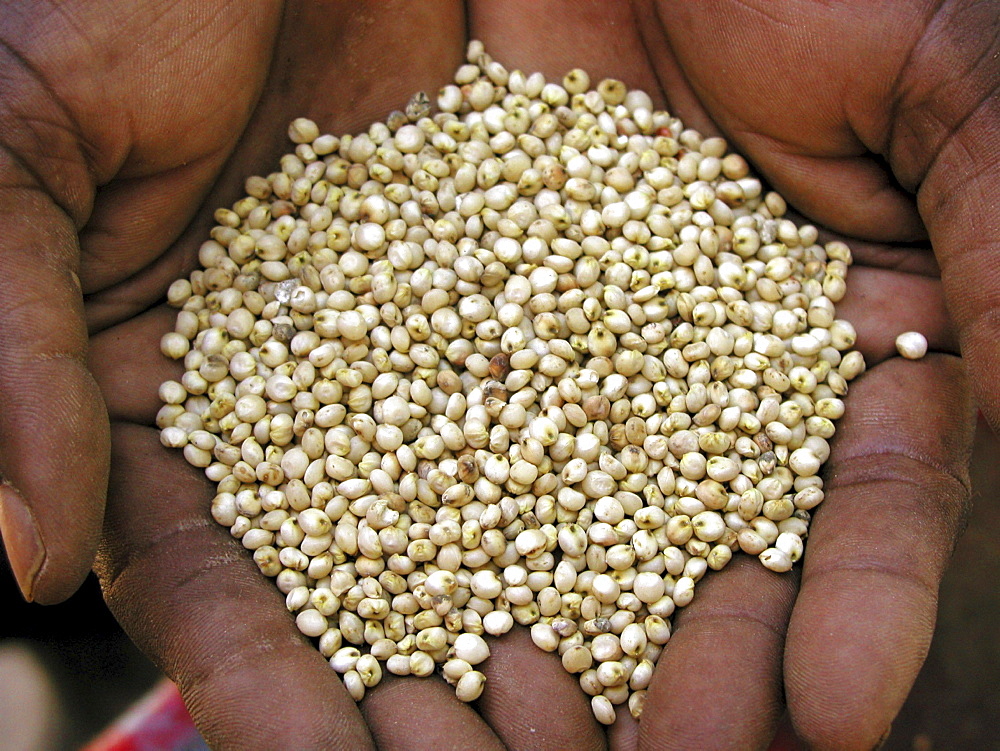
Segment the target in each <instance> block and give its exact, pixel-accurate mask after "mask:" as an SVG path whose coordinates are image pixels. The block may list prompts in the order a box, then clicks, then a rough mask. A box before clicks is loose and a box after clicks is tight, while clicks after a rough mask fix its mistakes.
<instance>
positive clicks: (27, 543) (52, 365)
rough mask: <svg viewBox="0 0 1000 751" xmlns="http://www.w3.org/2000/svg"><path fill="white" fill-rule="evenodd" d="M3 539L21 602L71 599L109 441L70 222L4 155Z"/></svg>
mask: <svg viewBox="0 0 1000 751" xmlns="http://www.w3.org/2000/svg"><path fill="white" fill-rule="evenodd" d="M0 213H2V214H3V215H4V216H5V217H8V220H7V222H6V228H5V231H4V232H3V233H2V235H0V321H2V322H3V323H2V325H0V532H2V535H3V544H4V547H5V549H6V552H7V557H8V560H9V562H10V566H11V569H12V570H13V573H14V576H15V578H16V579H17V582H18V585H19V586H20V588H21V592H22V593H23V594H24V596H25V598H26V599H28V600H37V601H38V602H42V603H51V602H57V601H60V600H63V599H65V598H66V597H68V596H69V595H70V594H72V593H73V592H74V591H75V590H76V588H77V587H78V586H79V584H80V582H81V581H83V578H84V577H85V576H86V574H87V572H88V570H89V569H90V566H91V563H92V561H93V557H94V553H95V551H96V547H97V540H98V535H99V532H100V526H101V520H102V518H103V513H104V495H105V490H106V485H107V469H108V455H109V437H108V423H107V415H106V412H105V409H104V402H103V400H102V399H101V395H100V392H99V391H98V388H97V385H96V383H95V382H94V379H93V378H92V377H91V376H90V373H89V371H88V370H87V367H86V346H87V332H86V327H85V325H84V322H83V300H82V295H81V292H80V287H79V280H78V279H77V277H76V274H75V272H74V268H75V264H76V262H77V256H78V249H77V240H76V231H75V228H74V226H73V222H72V221H71V220H70V218H69V217H68V216H67V215H66V213H65V212H63V211H62V210H61V209H60V208H59V207H57V206H56V204H55V203H54V202H53V201H52V200H51V199H50V198H49V197H48V195H46V193H45V191H44V190H43V189H41V188H40V187H39V186H38V184H37V181H36V180H35V176H34V174H33V173H32V171H31V170H30V169H29V168H28V167H27V166H26V165H25V164H24V163H23V162H21V161H19V160H18V158H17V157H16V156H15V155H14V154H12V153H11V152H10V151H8V150H6V149H2V148H0Z"/></svg>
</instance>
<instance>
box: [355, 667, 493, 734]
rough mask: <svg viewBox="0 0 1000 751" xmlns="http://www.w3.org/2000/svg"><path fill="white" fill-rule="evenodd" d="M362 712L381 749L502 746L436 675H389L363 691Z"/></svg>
mask: <svg viewBox="0 0 1000 751" xmlns="http://www.w3.org/2000/svg"><path fill="white" fill-rule="evenodd" d="M361 712H362V713H363V714H364V716H365V719H366V720H367V721H368V726H369V727H370V728H371V732H372V736H373V737H374V738H375V744H376V746H377V747H378V748H379V749H381V750H382V751H392V750H393V749H399V750H400V751H403V750H404V749H405V750H406V751H411V750H416V749H428V750H429V751H444V750H445V749H455V750H456V751H458V750H459V749H466V748H474V749H477V750H478V749H483V751H487V750H488V749H497V750H499V751H502V749H503V748H504V744H503V743H501V742H500V739H498V738H497V736H496V735H495V734H494V733H493V731H492V730H490V728H489V726H488V725H487V724H486V723H485V722H483V720H482V718H481V717H480V716H479V715H478V714H476V710H475V709H474V708H473V707H472V705H470V704H466V703H465V702H461V701H459V700H458V698H456V696H455V689H454V688H452V687H451V686H449V685H448V684H447V683H445V682H444V680H442V679H441V678H440V677H438V676H432V677H429V678H401V677H399V676H394V675H387V676H385V677H383V679H382V682H381V683H379V684H378V685H377V686H376V687H375V688H374V689H372V690H370V691H368V692H366V693H365V698H364V700H363V701H362V702H361Z"/></svg>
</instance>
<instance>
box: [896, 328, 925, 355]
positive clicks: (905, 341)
mask: <svg viewBox="0 0 1000 751" xmlns="http://www.w3.org/2000/svg"><path fill="white" fill-rule="evenodd" d="M896 351H897V352H899V354H901V355H902V356H903V357H905V358H906V359H907V360H919V359H920V358H921V357H923V356H924V355H926V354H927V339H926V337H924V335H923V334H921V333H919V332H917V331H907V332H905V333H903V334H900V335H899V336H897V337H896Z"/></svg>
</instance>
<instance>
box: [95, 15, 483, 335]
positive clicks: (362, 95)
mask: <svg viewBox="0 0 1000 751" xmlns="http://www.w3.org/2000/svg"><path fill="white" fill-rule="evenodd" d="M404 6H405V7H404ZM241 13H242V11H241ZM261 22H262V23H263V24H264V25H265V27H268V28H270V25H271V24H273V23H274V20H273V19H267V18H263V19H262V20H261ZM280 24H281V27H280V30H279V31H278V33H277V37H276V38H277V41H276V42H275V44H276V50H277V52H276V54H275V55H274V56H273V58H271V60H270V66H271V67H270V70H268V71H267V76H266V81H257V80H253V81H248V82H246V83H245V87H244V88H259V87H261V86H263V91H262V92H261V94H260V96H259V99H258V98H256V97H254V98H253V99H252V100H251V101H248V102H242V101H241V102H240V104H241V106H243V107H246V108H252V107H254V105H256V106H255V108H254V109H252V112H251V111H248V112H242V111H241V112H238V113H235V114H234V113H232V112H231V111H227V114H228V115H229V116H230V117H232V118H233V122H232V123H229V122H227V123H226V124H224V126H219V125H218V124H217V123H215V122H214V121H213V122H212V123H210V124H209V125H207V126H205V127H222V128H223V129H224V127H230V128H231V127H235V128H236V131H234V132H238V133H239V140H238V142H237V143H235V144H232V143H230V142H229V141H228V140H225V139H217V140H225V143H224V144H222V145H224V146H225V151H224V153H225V154H228V157H229V158H228V161H226V162H225V166H224V167H223V168H222V169H221V170H220V169H218V164H217V163H216V162H215V161H213V159H214V157H215V156H216V155H215V154H211V155H207V156H206V155H203V154H198V155H197V156H201V157H204V161H203V162H202V163H201V168H202V169H201V173H203V176H204V175H208V176H211V177H216V178H217V181H216V182H215V183H214V185H212V186H208V185H203V184H199V186H198V187H199V190H201V188H202V187H204V188H205V192H207V197H205V195H204V193H199V194H198V198H199V199H201V198H203V197H204V198H205V200H204V202H203V204H202V205H203V206H206V207H208V208H209V211H208V212H204V211H203V212H201V214H200V215H199V216H198V217H196V218H195V219H194V220H193V221H191V219H192V213H193V210H194V208H195V206H194V205H193V204H191V203H190V200H188V202H187V203H186V204H184V205H183V206H182V205H181V203H180V202H179V201H178V202H177V203H175V204H174V206H173V209H174V210H175V211H176V214H177V215H176V217H175V227H176V228H177V230H178V231H179V230H180V229H184V232H183V234H181V235H180V237H179V238H178V237H177V232H167V231H166V230H168V229H169V228H165V227H163V226H162V225H159V224H155V223H154V224H151V225H150V226H148V227H146V226H145V225H143V227H144V236H145V237H146V238H147V239H148V240H149V241H152V239H153V238H154V237H155V240H156V242H157V243H158V246H157V247H158V248H159V249H160V250H159V252H160V253H162V255H158V256H157V255H156V254H152V253H150V254H147V255H146V257H145V259H144V263H143V264H138V265H137V264H133V265H131V266H130V267H129V268H128V272H129V274H132V275H131V276H129V277H128V278H125V275H124V274H121V273H118V274H116V275H109V274H104V275H103V276H101V277H100V278H99V279H97V278H95V280H94V286H95V287H99V290H98V291H95V292H94V294H92V295H90V296H89V298H88V322H89V323H90V325H91V327H92V328H95V329H100V328H105V327H107V326H108V325H110V324H112V323H114V322H116V321H120V320H123V318H124V317H125V316H128V315H134V314H136V313H138V312H141V311H143V310H145V309H146V308H147V307H149V306H150V305H151V304H153V303H154V302H155V301H156V299H157V298H158V297H160V296H161V295H162V294H163V290H165V289H166V287H167V285H169V284H170V282H172V281H173V280H174V279H176V278H177V277H178V276H180V275H182V274H181V273H180V272H181V271H183V273H187V271H189V270H190V268H191V265H192V264H193V262H194V260H195V258H196V255H195V251H196V249H197V247H198V246H199V245H200V244H201V243H202V242H203V241H204V240H206V239H207V237H208V232H209V230H210V229H211V227H212V219H211V217H212V215H211V210H212V209H214V208H216V207H219V206H231V205H232V204H233V202H235V201H236V200H238V199H239V198H241V197H242V196H243V195H244V193H243V184H244V180H245V179H246V178H247V177H248V176H250V175H267V174H268V173H270V172H272V171H274V169H275V168H276V166H277V164H278V160H279V158H280V157H281V155H282V154H287V153H290V152H292V151H293V148H292V146H291V144H289V142H288V137H287V132H288V123H289V122H291V121H292V120H293V119H294V118H297V117H308V118H311V119H312V120H314V121H315V122H316V124H317V125H318V126H319V128H320V131H321V132H323V133H332V134H335V135H338V136H339V135H341V134H343V133H357V132H359V131H364V130H366V129H367V127H368V126H369V125H370V124H371V123H372V122H375V121H384V120H385V118H386V116H387V115H388V114H389V113H390V112H392V111H393V110H402V109H404V108H405V107H406V105H407V103H408V102H409V100H410V98H411V97H412V96H413V95H414V94H415V93H417V92H418V91H424V92H427V93H428V94H429V95H431V97H433V95H434V94H435V93H436V92H437V90H438V89H439V88H440V87H441V86H442V85H444V84H445V83H447V82H449V81H450V80H451V77H452V75H453V74H454V71H455V68H457V67H458V65H459V64H460V62H461V60H462V56H463V52H464V44H465V18H464V13H463V11H462V6H461V3H459V2H457V1H456V0H449V2H443V1H442V2H435V3H419V4H407V3H399V2H366V3H287V4H286V5H285V13H284V15H283V16H282V18H281V20H280ZM304 29H308V30H309V31H308V33H303V30H304ZM414 29H421V30H427V29H432V30H433V33H424V32H423V31H421V33H419V34H418V33H414ZM248 33H249V34H250V36H255V33H254V31H252V30H251V31H250V32H248ZM264 37H266V38H267V39H270V32H268V33H267V34H265V35H264ZM387 39H392V40H394V43H393V46H392V51H391V53H386V51H385V50H386V47H385V40H387ZM260 41H261V40H260V39H257V38H255V40H254V44H253V47H252V49H248V50H247V52H246V54H247V55H248V59H252V60H253V61H254V63H255V64H256V63H257V62H259V60H258V58H259V57H260V56H261V55H262V54H263V53H262V52H261V51H260V50H259V45H260ZM242 54H243V53H242V52H236V53H235V59H230V60H229V62H230V65H231V66H232V67H234V69H235V70H237V71H240V70H241V69H242V68H243V67H244V64H243V60H242ZM225 77H226V76H224V75H223V76H220V79H224V78H225ZM233 85H235V86H237V88H238V86H239V83H238V82H237V83H234V84H233ZM212 96H213V97H216V98H218V97H217V96H216V94H215V93H214V91H213V93H212ZM223 99H226V97H223ZM202 109H203V108H201V107H192V110H193V112H194V113H195V114H196V115H198V116H201V115H202V114H203V112H202ZM204 109H207V110H208V111H214V106H209V105H206V107H205V108H204ZM248 115H249V117H247V116H248ZM237 116H238V118H239V119H237ZM197 127H201V126H200V125H199V126H197ZM156 143H157V146H158V147H159V149H160V151H161V152H162V150H163V144H162V143H161V142H156ZM222 145H220V148H221V147H222ZM233 146H234V148H232V151H231V153H229V151H228V150H229V149H230V148H231V147H233ZM151 150H152V147H151ZM178 171H179V170H178ZM156 180H157V181H158V182H160V181H162V182H163V187H160V188H158V189H157V191H158V195H159V194H160V193H162V194H163V195H165V196H169V195H170V189H169V188H167V187H166V186H167V185H168V184H169V185H174V186H175V188H176V183H177V180H176V178H175V176H174V175H172V174H167V175H162V174H161V175H159V176H157V177H156ZM208 187H211V190H210V191H209V190H208ZM119 193H121V194H123V195H125V196H127V195H128V191H127V190H121V191H119ZM116 195H117V194H116ZM188 195H189V196H191V195H194V193H192V192H191V191H188ZM130 218H132V217H131V215H130V214H129V213H128V212H124V213H121V214H116V213H114V212H113V211H109V212H108V213H106V214H103V215H102V224H101V227H100V230H101V231H100V234H95V235H94V236H93V237H92V238H88V240H89V241H92V243H93V245H92V247H90V246H88V252H92V253H93V254H94V255H95V256H96V255H101V256H106V257H108V258H116V257H118V255H120V254H121V253H123V252H126V251H131V250H132V248H133V247H134V245H135V243H134V242H133V234H132V233H133V230H132V229H131V226H132V225H130V223H129V221H128V220H129V219H130ZM189 222H190V224H189ZM164 233H165V234H164ZM164 238H166V239H167V240H169V241H174V240H176V242H174V244H173V245H172V246H171V247H170V248H169V249H168V250H166V251H163V248H165V247H166V244H167V243H165V242H163V240H164ZM154 258H155V261H154V260H153V259H154ZM140 266H142V268H140ZM109 268H113V267H109ZM133 272H134V273H133Z"/></svg>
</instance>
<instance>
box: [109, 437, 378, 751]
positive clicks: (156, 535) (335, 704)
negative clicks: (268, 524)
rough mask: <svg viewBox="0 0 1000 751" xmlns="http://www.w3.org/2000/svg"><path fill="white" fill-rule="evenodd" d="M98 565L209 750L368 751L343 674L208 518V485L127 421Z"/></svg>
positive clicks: (113, 599)
mask: <svg viewBox="0 0 1000 751" xmlns="http://www.w3.org/2000/svg"><path fill="white" fill-rule="evenodd" d="M113 447H114V450H113V456H112V466H113V468H114V470H113V473H112V476H111V485H110V494H109V504H108V518H107V522H106V525H105V534H104V539H103V542H102V544H101V548H100V552H99V555H98V560H97V565H96V567H95V570H96V572H97V574H98V577H99V578H100V581H101V586H102V589H103V591H104V596H105V599H106V600H107V602H108V605H109V607H110V608H111V610H112V612H113V613H114V614H115V617H116V618H117V619H118V621H119V622H120V623H121V624H122V626H123V627H124V629H125V631H126V632H127V633H128V634H129V636H130V637H131V638H132V639H133V640H134V641H135V642H136V644H138V645H139V647H140V648H141V649H142V650H143V651H144V652H145V653H146V654H147V655H149V656H150V657H151V658H152V659H153V661H154V662H156V664H157V665H158V666H159V667H160V668H162V669H163V671H164V672H165V673H166V674H167V676H168V677H170V678H171V679H172V680H174V681H175V682H176V683H177V684H178V687H179V688H180V690H181V694H182V695H183V696H184V701H185V703H186V705H187V707H188V709H189V711H190V712H191V716H192V718H193V719H194V721H195V724H196V725H197V726H198V728H199V730H200V731H201V732H202V734H203V735H204V736H205V739H206V740H207V741H208V743H209V745H211V746H212V748H352V749H353V748H371V747H372V741H371V738H370V737H369V736H368V734H367V732H366V730H365V728H364V724H363V721H362V718H361V715H360V713H359V712H358V710H357V707H356V706H355V704H354V702H353V700H352V699H351V698H350V697H349V696H348V695H347V692H346V691H345V689H344V687H343V685H342V684H341V682H340V680H339V679H338V677H337V675H336V673H335V672H334V671H333V670H332V669H331V668H330V666H329V665H327V664H326V661H325V660H324V659H323V658H322V656H321V655H320V654H319V652H318V651H317V650H316V648H315V647H314V646H313V645H312V644H310V643H309V642H308V641H307V640H306V639H305V638H304V637H303V636H302V635H301V634H300V633H299V632H298V630H297V629H296V627H295V624H294V622H293V620H292V618H291V617H290V616H289V614H288V612H287V610H286V609H285V607H284V603H283V602H282V597H281V594H280V593H279V591H278V590H277V589H276V588H275V586H274V584H273V583H272V582H270V581H268V580H267V579H265V577H263V576H261V574H260V572H259V571H257V570H256V566H255V565H254V564H253V562H252V561H251V558H250V556H249V555H248V554H247V553H246V551H245V550H243V549H241V547H240V545H239V544H238V543H236V542H234V541H233V539H232V538H230V537H229V535H228V534H227V533H226V532H225V530H223V529H221V528H220V527H219V526H218V525H216V524H215V523H214V522H213V521H212V520H211V519H210V518H209V516H208V514H207V513H206V512H207V506H208V500H209V499H210V498H211V497H212V495H213V492H212V487H211V484H210V483H209V482H208V481H207V480H205V479H203V478H202V477H200V476H199V473H198V472H197V471H195V470H192V469H191V468H190V467H188V466H187V465H186V463H185V461H184V459H183V457H182V456H181V455H180V454H175V453H170V452H168V451H167V450H166V449H163V448H162V447H161V446H160V445H159V441H158V439H157V435H156V431H155V430H152V429H150V428H144V427H139V426H135V425H128V424H122V423H118V424H116V425H115V427H114V430H113Z"/></svg>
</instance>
